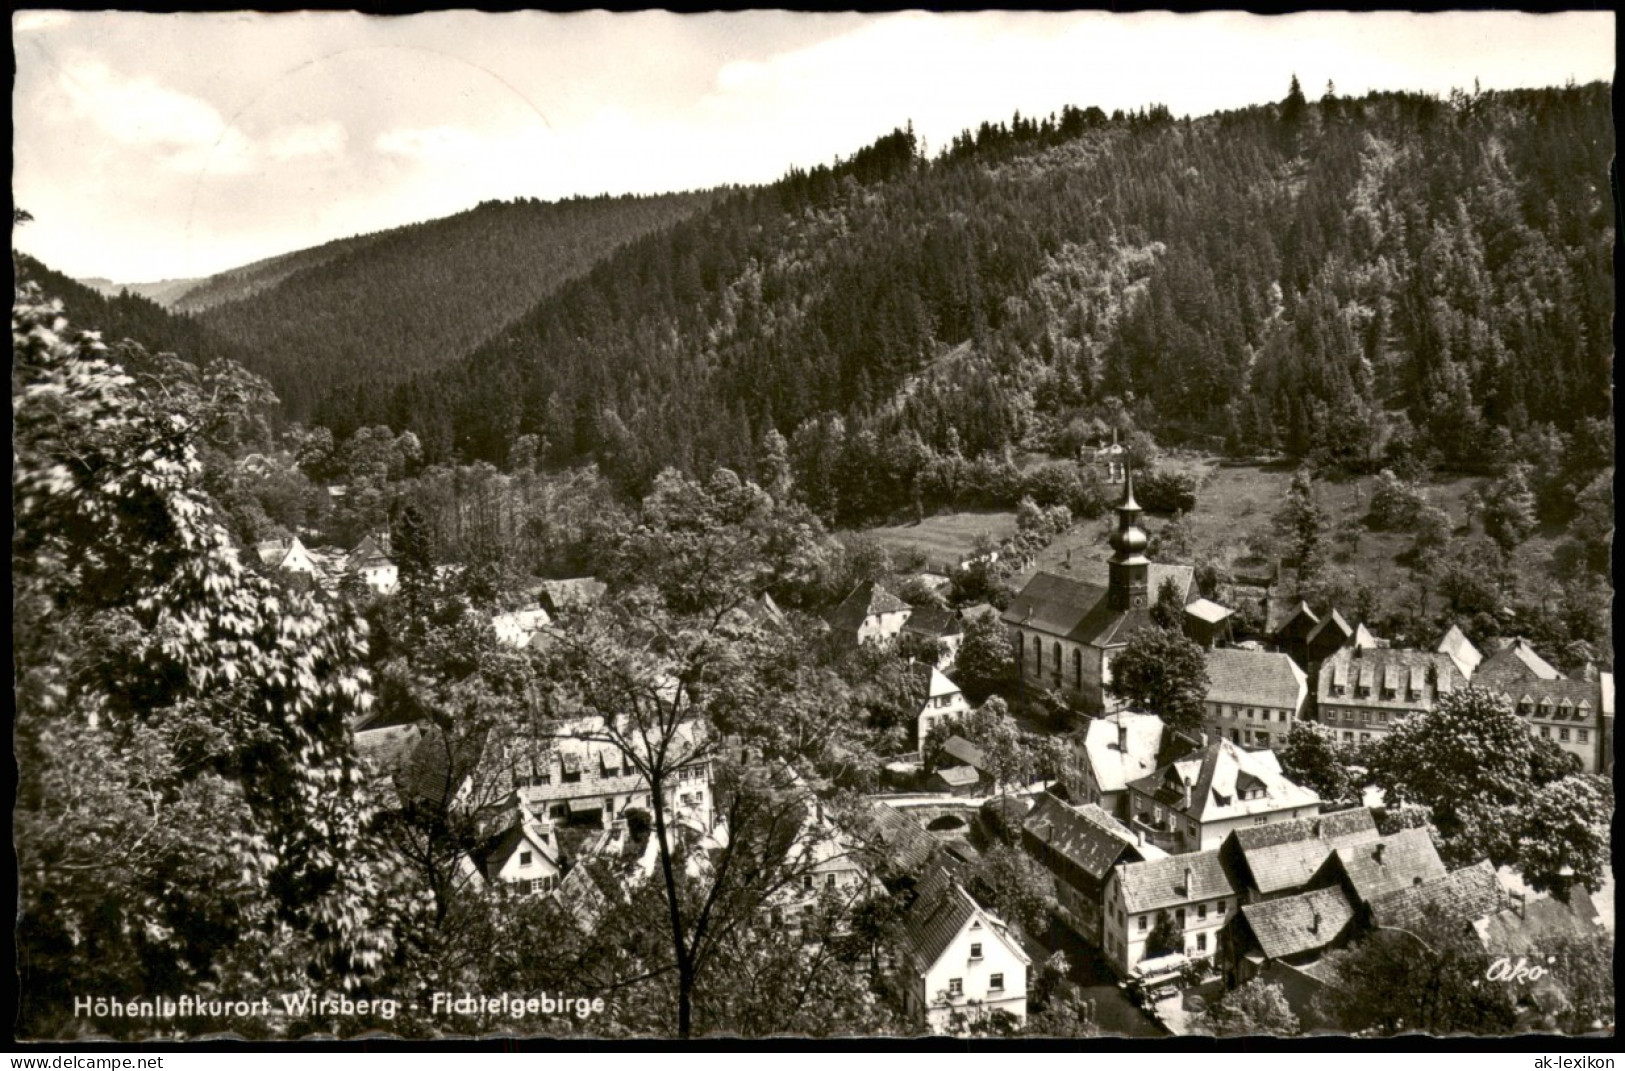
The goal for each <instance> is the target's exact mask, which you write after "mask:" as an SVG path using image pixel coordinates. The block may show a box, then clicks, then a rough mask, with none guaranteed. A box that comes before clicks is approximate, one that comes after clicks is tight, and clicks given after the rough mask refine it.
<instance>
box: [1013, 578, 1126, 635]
mask: <svg viewBox="0 0 1625 1071" xmlns="http://www.w3.org/2000/svg"><path fill="white" fill-rule="evenodd" d="M1105 604H1106V587H1105V585H1103V584H1090V583H1086V582H1084V581H1082V580H1074V579H1072V578H1071V577H1069V576H1058V575H1056V574H1055V573H1046V572H1039V573H1035V574H1034V575H1033V577H1032V579H1031V580H1028V581H1027V583H1026V585H1025V586H1024V587H1023V588H1022V589H1021V591H1020V593H1019V594H1017V595H1016V597H1015V598H1014V599H1012V600H1010V607H1009V609H1007V610H1005V611H1004V621H1005V623H1006V624H1010V625H1020V626H1021V627H1023V628H1031V629H1037V630H1038V631H1039V632H1044V633H1047V634H1049V635H1051V636H1059V637H1061V638H1063V639H1075V640H1077V641H1078V642H1080V643H1081V642H1085V641H1084V640H1083V633H1082V626H1083V624H1084V621H1085V619H1086V618H1088V617H1089V615H1090V614H1091V613H1092V612H1093V611H1094V609H1095V607H1097V606H1104V605H1105Z"/></svg>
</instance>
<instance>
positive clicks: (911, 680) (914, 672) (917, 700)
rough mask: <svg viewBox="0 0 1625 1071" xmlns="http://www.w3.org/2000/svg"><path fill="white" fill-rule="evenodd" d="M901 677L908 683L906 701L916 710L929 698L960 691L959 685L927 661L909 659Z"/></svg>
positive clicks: (923, 705)
mask: <svg viewBox="0 0 1625 1071" xmlns="http://www.w3.org/2000/svg"><path fill="white" fill-rule="evenodd" d="M903 677H904V680H905V681H906V682H907V685H908V701H909V703H910V704H912V706H913V708H914V709H915V710H916V711H918V710H921V709H923V708H924V707H925V705H926V703H927V702H928V701H929V700H932V699H936V698H939V697H941V696H945V695H958V694H959V691H960V688H959V685H957V684H955V683H954V682H953V681H952V680H950V679H949V678H948V675H947V674H946V673H944V672H942V670H940V669H938V668H937V667H936V666H933V665H931V664H930V663H929V662H915V661H913V660H910V661H909V663H908V665H907V666H905V667H904V669H903Z"/></svg>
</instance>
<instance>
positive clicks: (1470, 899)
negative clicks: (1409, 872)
mask: <svg viewBox="0 0 1625 1071" xmlns="http://www.w3.org/2000/svg"><path fill="white" fill-rule="evenodd" d="M1507 903H1508V897H1507V893H1506V890H1505V889H1504V888H1502V886H1501V880H1500V879H1499V878H1498V877H1496V875H1495V867H1494V865H1492V864H1491V863H1490V861H1489V860H1488V859H1485V860H1483V861H1482V862H1479V863H1475V864H1474V865H1472V866H1469V867H1463V868H1462V869H1460V870H1453V871H1451V872H1450V873H1448V874H1446V875H1445V876H1444V877H1441V878H1434V879H1433V880H1432V881H1424V882H1423V883H1422V884H1421V885H1413V886H1412V887H1410V888H1408V889H1398V890H1395V891H1394V892H1391V893H1387V894H1385V895H1383V896H1379V897H1378V898H1377V899H1375V900H1373V901H1372V902H1371V905H1370V906H1371V917H1372V920H1373V921H1375V922H1376V924H1377V925H1379V926H1385V927H1390V928H1394V929H1402V930H1410V931H1411V932H1413V933H1415V932H1416V931H1417V930H1418V929H1419V928H1426V927H1427V926H1428V924H1429V923H1430V922H1431V917H1430V916H1431V915H1433V914H1434V913H1435V912H1437V913H1438V914H1439V915H1442V916H1443V917H1444V918H1445V919H1446V920H1447V921H1450V922H1451V923H1461V924H1464V925H1465V924H1467V923H1470V922H1474V921H1476V920H1478V919H1481V918H1483V917H1484V916H1486V915H1492V914H1495V913H1497V912H1499V911H1502V910H1504V909H1505V908H1506V906H1507Z"/></svg>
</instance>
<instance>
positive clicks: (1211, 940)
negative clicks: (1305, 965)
mask: <svg viewBox="0 0 1625 1071" xmlns="http://www.w3.org/2000/svg"><path fill="white" fill-rule="evenodd" d="M1236 910H1237V901H1236V890H1235V887H1234V885H1232V884H1231V880H1230V875H1229V874H1228V873H1227V872H1226V871H1225V868H1224V866H1223V865H1222V864H1221V863H1220V861H1219V853H1218V852H1217V851H1205V852H1192V853H1190V854H1188V855H1170V856H1168V857H1166V858H1164V859H1157V860H1152V861H1150V862H1143V863H1124V864H1122V865H1120V866H1118V867H1116V868H1115V869H1114V870H1113V871H1112V873H1111V876H1110V877H1109V878H1108V879H1107V880H1106V896H1105V916H1104V921H1103V925H1102V930H1103V936H1104V938H1105V939H1104V941H1103V943H1102V946H1101V950H1102V951H1103V952H1105V954H1106V960H1107V962H1109V963H1110V964H1111V965H1112V968H1113V969H1114V970H1115V971H1117V973H1118V974H1121V975H1124V976H1127V975H1128V973H1129V972H1130V971H1132V970H1133V969H1134V968H1135V966H1136V965H1138V964H1139V962H1140V961H1141V960H1142V959H1148V958H1154V957H1156V956H1161V955H1166V954H1169V953H1174V952H1177V953H1182V954H1183V955H1185V956H1188V957H1190V958H1192V959H1210V958H1212V956H1213V954H1214V953H1215V952H1216V951H1217V950H1218V948H1219V934H1220V931H1221V930H1222V929H1223V928H1224V925H1225V923H1227V922H1229V921H1230V918H1231V916H1232V915H1233V914H1234V913H1235V911H1236ZM1159 945H1160V947H1159Z"/></svg>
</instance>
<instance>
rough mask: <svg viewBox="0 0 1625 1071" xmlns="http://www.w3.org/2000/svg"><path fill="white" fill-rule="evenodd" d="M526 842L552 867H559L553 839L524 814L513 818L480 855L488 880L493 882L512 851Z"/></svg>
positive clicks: (511, 854)
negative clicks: (532, 823)
mask: <svg viewBox="0 0 1625 1071" xmlns="http://www.w3.org/2000/svg"><path fill="white" fill-rule="evenodd" d="M525 842H528V843H529V844H531V845H532V846H533V847H534V848H535V849H536V850H537V851H539V852H541V853H542V855H543V856H544V857H545V858H546V859H547V861H548V863H550V864H551V865H552V866H553V867H555V868H557V867H558V865H559V859H558V854H557V852H556V850H555V849H554V846H553V838H552V837H550V836H548V835H547V834H546V833H544V832H542V831H541V830H539V829H536V828H535V827H534V826H532V825H531V823H530V822H528V821H527V820H526V818H525V815H524V814H522V813H521V814H518V815H515V816H514V820H513V821H512V822H510V823H508V827H507V828H506V829H504V830H503V831H502V832H501V833H498V834H497V835H496V837H495V838H494V839H493V841H492V842H491V844H490V845H489V846H487V847H486V849H485V851H484V852H482V853H481V856H482V860H483V862H484V863H485V872H486V875H487V876H488V877H489V878H490V880H492V881H495V880H496V876H497V873H498V871H500V870H501V869H502V865H503V864H504V863H506V862H507V861H508V860H509V858H511V857H512V856H513V853H514V851H515V850H516V849H517V848H518V847H519V846H520V844H521V843H525Z"/></svg>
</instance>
